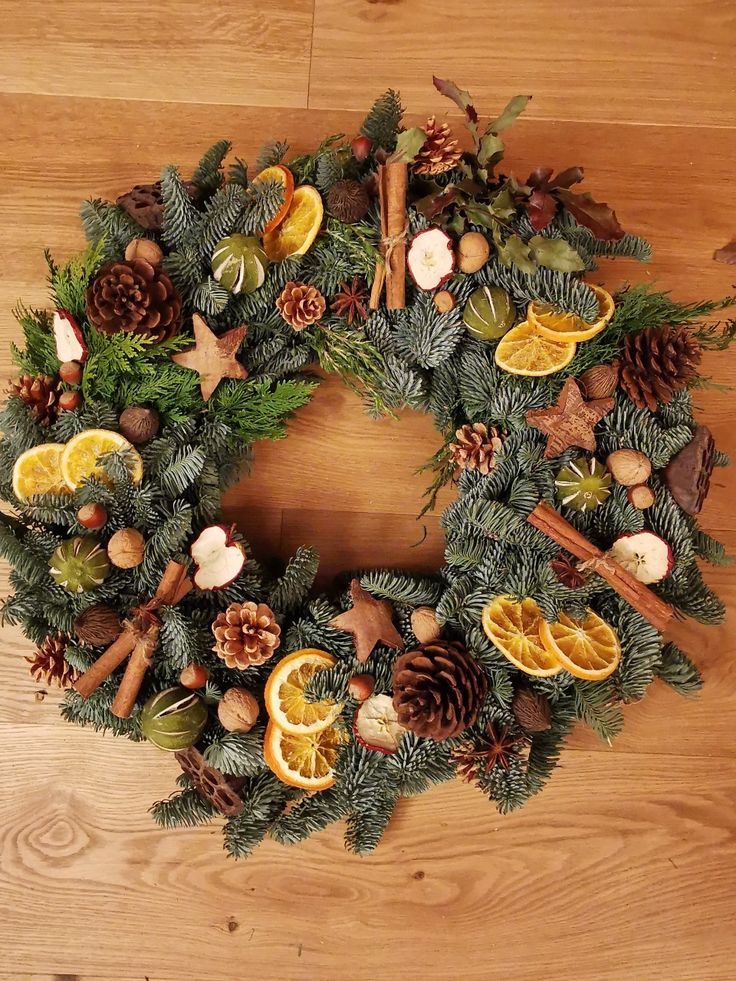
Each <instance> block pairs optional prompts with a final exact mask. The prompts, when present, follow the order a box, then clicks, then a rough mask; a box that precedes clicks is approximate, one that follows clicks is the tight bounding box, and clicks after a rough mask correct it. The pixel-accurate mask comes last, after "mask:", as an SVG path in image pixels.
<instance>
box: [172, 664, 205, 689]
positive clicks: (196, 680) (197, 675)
mask: <svg viewBox="0 0 736 981" xmlns="http://www.w3.org/2000/svg"><path fill="white" fill-rule="evenodd" d="M209 676H210V673H209V671H208V670H207V668H205V667H203V666H202V665H201V664H187V666H186V667H185V668H184V670H183V671H182V673H181V674H180V675H179V681H180V682H181V683H182V685H184V687H185V688H204V686H205V685H206V684H207V679H208V678H209Z"/></svg>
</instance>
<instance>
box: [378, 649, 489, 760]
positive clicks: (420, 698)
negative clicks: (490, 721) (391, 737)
mask: <svg viewBox="0 0 736 981" xmlns="http://www.w3.org/2000/svg"><path fill="white" fill-rule="evenodd" d="M393 691H394V698H393V703H394V708H395V709H396V711H397V713H398V719H399V722H400V723H401V725H402V726H404V728H405V729H410V730H411V731H412V732H415V733H416V734H417V735H418V736H423V737H425V738H427V739H434V740H436V741H440V740H442V739H449V738H450V737H451V736H457V735H458V734H459V733H461V732H462V731H463V730H464V729H467V727H468V726H471V725H473V723H474V722H475V720H476V719H477V718H478V712H479V711H480V708H481V706H482V705H483V701H484V699H485V697H486V693H487V692H488V678H487V676H486V673H485V671H484V670H483V668H482V667H481V665H480V664H479V663H478V662H477V661H476V660H474V659H473V658H472V657H470V655H469V654H468V653H467V652H466V650H465V648H464V647H463V645H462V644H461V643H459V642H457V641H445V640H435V641H433V642H432V643H431V644H422V645H421V647H418V648H416V650H413V651H407V652H406V653H405V654H402V655H400V656H399V657H398V658H397V659H396V662H395V664H394V672H393Z"/></svg>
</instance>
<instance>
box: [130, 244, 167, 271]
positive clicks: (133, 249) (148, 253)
mask: <svg viewBox="0 0 736 981" xmlns="http://www.w3.org/2000/svg"><path fill="white" fill-rule="evenodd" d="M163 257H164V254H163V252H162V251H161V247H160V246H159V245H158V244H157V243H156V242H152V241H151V239H150V238H134V239H133V240H132V241H130V242H128V246H127V248H126V250H125V258H126V259H127V260H128V262H130V261H131V259H145V260H146V262H150V263H151V265H152V266H157V265H158V264H159V263H160V262H161V260H162V259H163Z"/></svg>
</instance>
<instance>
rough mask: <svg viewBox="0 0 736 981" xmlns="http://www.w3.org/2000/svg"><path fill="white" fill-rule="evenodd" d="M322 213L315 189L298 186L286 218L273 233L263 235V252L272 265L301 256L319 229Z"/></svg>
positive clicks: (318, 194)
mask: <svg viewBox="0 0 736 981" xmlns="http://www.w3.org/2000/svg"><path fill="white" fill-rule="evenodd" d="M324 213H325V209H324V205H323V204H322V198H321V197H320V193H319V191H318V190H317V188H316V187H312V186H311V184H300V185H299V187H297V189H296V190H295V191H294V197H293V198H292V199H291V205H290V207H289V210H288V212H287V214H286V217H285V218H283V219H282V220H281V222H280V223H279V225H278V226H277V227H276V228H274V229H273V231H270V232H264V235H263V249H264V252H265V253H266V255H267V256H268V258H269V259H270V260H271V262H281V261H282V260H283V259H288V258H289V256H292V255H304V253H305V252H307V251H308V250H309V247H310V246H311V244H312V242H314V240H315V238H316V237H317V234H318V233H319V230H320V228H321V227H322V219H323V218H324Z"/></svg>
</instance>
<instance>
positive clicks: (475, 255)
mask: <svg viewBox="0 0 736 981" xmlns="http://www.w3.org/2000/svg"><path fill="white" fill-rule="evenodd" d="M490 254H491V246H490V245H489V243H488V239H487V238H486V237H485V235H481V233H480V232H466V233H465V234H464V235H463V236H462V238H461V239H460V241H459V242H458V246H457V264H458V267H459V269H460V271H461V272H464V273H475V272H478V270H479V269H482V268H483V266H484V265H485V264H486V262H488V256H489V255H490Z"/></svg>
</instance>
